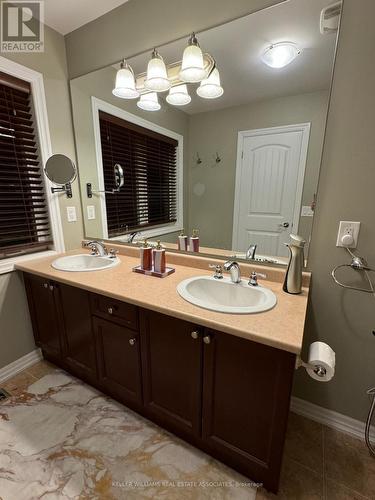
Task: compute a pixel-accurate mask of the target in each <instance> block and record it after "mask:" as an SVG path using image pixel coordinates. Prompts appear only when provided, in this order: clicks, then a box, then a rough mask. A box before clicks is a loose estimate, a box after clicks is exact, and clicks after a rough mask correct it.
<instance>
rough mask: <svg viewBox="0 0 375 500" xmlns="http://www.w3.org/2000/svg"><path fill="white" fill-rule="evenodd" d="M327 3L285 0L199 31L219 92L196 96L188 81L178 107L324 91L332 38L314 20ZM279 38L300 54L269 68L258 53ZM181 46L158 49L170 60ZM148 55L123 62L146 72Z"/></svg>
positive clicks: (191, 110) (206, 107)
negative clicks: (213, 96)
mask: <svg viewBox="0 0 375 500" xmlns="http://www.w3.org/2000/svg"><path fill="white" fill-rule="evenodd" d="M330 4H332V0H314V1H312V0H289V1H288V2H285V3H282V4H279V5H276V6H274V7H271V8H268V9H265V10H262V11H259V12H257V13H255V14H251V15H249V16H246V17H243V18H240V19H237V20H235V21H232V22H230V23H226V24H224V25H222V26H219V27H217V28H214V29H211V30H208V31H205V32H203V33H201V34H199V35H198V39H199V42H200V45H201V47H202V50H203V51H206V52H209V53H210V54H211V55H213V57H214V58H215V59H216V61H217V64H218V68H219V70H220V75H221V80H222V86H223V87H224V95H223V96H222V97H220V98H218V99H213V100H210V99H201V98H199V97H197V96H196V94H195V89H196V86H195V85H190V86H189V88H190V91H189V92H190V95H191V96H192V102H191V103H190V104H188V105H187V106H184V107H181V108H179V109H181V110H183V111H184V112H186V113H188V114H195V113H200V112H204V111H211V110H215V109H221V108H226V107H231V106H237V105H241V104H244V103H249V102H253V101H259V100H265V99H271V98H275V97H282V96H287V95H297V94H302V93H308V92H315V91H318V90H324V89H328V88H329V86H330V81H331V73H332V65H333V59H334V51H335V43H336V36H335V34H331V35H321V34H320V29H319V19H320V12H321V10H322V8H323V7H326V6H327V5H330ZM281 41H292V42H295V43H297V44H298V45H299V46H300V47H301V48H302V49H303V52H302V54H301V55H300V56H298V57H297V58H296V59H295V60H294V61H293V62H292V63H291V64H290V65H288V66H286V67H284V68H281V69H273V68H270V67H268V66H266V65H265V64H264V63H263V62H262V61H261V59H260V56H261V54H262V52H263V50H264V49H265V48H266V47H267V46H269V45H270V44H271V43H277V42H281ZM185 45H186V40H181V41H178V42H173V43H170V44H168V45H165V46H163V47H159V51H160V53H161V54H162V56H163V57H164V59H165V61H166V62H167V63H172V62H175V61H178V60H180V59H181V57H182V52H183V50H184V47H185ZM124 56H126V53H125V54H124ZM149 57H150V53H146V54H142V55H140V56H137V57H136V58H132V59H130V60H129V62H130V64H131V65H132V67H133V69H134V71H135V73H142V72H144V71H145V70H146V67H147V62H148V59H149ZM162 95H166V94H162Z"/></svg>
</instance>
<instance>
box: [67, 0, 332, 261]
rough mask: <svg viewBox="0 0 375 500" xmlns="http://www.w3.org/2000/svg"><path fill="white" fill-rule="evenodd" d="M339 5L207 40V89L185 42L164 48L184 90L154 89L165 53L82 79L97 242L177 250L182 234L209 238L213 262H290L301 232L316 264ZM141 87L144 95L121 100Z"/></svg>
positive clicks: (75, 98) (283, 13) (82, 124)
mask: <svg viewBox="0 0 375 500" xmlns="http://www.w3.org/2000/svg"><path fill="white" fill-rule="evenodd" d="M330 4H335V2H332V1H331V2H330V1H329V0H314V1H311V0H289V1H288V2H285V3H281V4H279V5H276V6H274V7H271V8H268V9H265V10H262V11H259V12H257V13H254V14H251V15H248V16H245V17H243V18H240V19H237V20H235V21H232V22H229V23H226V24H224V25H222V26H219V27H216V28H214V29H210V30H207V31H205V32H202V33H198V34H197V35H196V36H197V40H198V42H199V45H200V47H201V49H202V52H203V54H204V56H203V68H204V71H206V73H205V78H206V81H203V82H202V83H187V84H186V87H185V86H183V82H182V81H181V77H179V76H178V75H179V71H180V70H181V67H180V66H179V65H178V64H177V62H179V61H181V60H182V55H183V53H184V50H185V48H186V46H187V42H188V37H185V36H184V35H185V34H181V37H182V38H181V39H180V40H178V41H174V42H171V43H169V44H167V45H164V46H162V47H158V48H157V50H158V52H159V53H160V54H161V55H162V57H163V59H164V62H165V63H166V65H167V71H168V76H169V77H170V81H171V82H172V85H173V86H172V90H169V91H163V92H158V93H153V92H148V91H147V92H146V91H145V82H144V79H145V75H144V73H145V72H146V69H147V65H148V63H149V60H150V58H151V56H152V50H151V51H148V52H147V53H144V54H141V55H138V56H137V57H130V58H129V59H126V60H125V61H124V62H121V61H118V62H117V63H114V64H113V65H110V66H108V67H106V68H103V69H101V70H98V71H95V72H92V73H89V74H87V75H84V76H81V77H79V78H76V79H74V80H72V81H71V82H70V83H71V96H72V105H73V119H74V128H75V134H76V144H77V158H78V166H79V172H80V183H81V194H82V204H83V214H84V224H85V235H86V237H87V238H90V239H108V240H113V241H116V242H117V243H124V244H132V243H133V244H134V243H136V242H137V241H139V240H142V239H144V238H148V239H149V240H157V239H159V240H161V241H162V242H163V243H164V244H165V246H167V247H168V248H169V249H171V250H176V249H177V242H178V235H179V234H180V232H181V231H182V230H184V233H185V234H187V235H188V236H190V235H191V234H192V232H193V230H198V231H199V237H200V251H201V252H202V253H205V254H212V255H221V256H233V255H235V256H236V258H249V259H257V260H258V261H259V262H272V263H276V264H281V265H282V264H286V262H287V249H286V247H285V243H287V242H288V241H289V237H290V234H291V233H297V234H299V235H301V236H302V237H303V238H304V239H305V240H306V242H307V244H306V257H307V252H308V246H309V242H310V236H311V229H312V223H313V215H314V208H315V200H316V193H317V189H318V179H319V169H320V162H321V155H322V148H323V141H324V132H325V124H326V117H327V109H328V104H329V96H330V86H331V79H332V70H333V63H334V57H335V48H336V39H337V31H338V30H337V26H338V19H339V8H337V5H336V7H334V8H331V7H330ZM336 4H337V3H336ZM190 43H191V47H193V48H192V49H191V51H190V52H191V54H190V55H191V56H192V57H194V54H195V52H194V50H195V40H194V37H192V39H191V40H190ZM124 50H125V48H124ZM153 55H154V63H155V64H154V67H159V66H160V59H159V57H158V53H155V52H154V54H153ZM126 56H127V54H126V53H125V54H124V57H125V58H126ZM198 59H199V58H198ZM155 61H156V62H155ZM173 63H176V64H173ZM198 63H199V64H201V63H202V61H198ZM199 64H198V65H199ZM158 65H159V66H158ZM121 68H122V69H121ZM120 69H121V71H120V73H119V70H120ZM159 69H160V68H159ZM132 72H133V73H134V78H133V83H132V78H131V77H132ZM116 75H117V84H116V83H115V82H116ZM207 79H208V81H207ZM134 81H135V84H136V89H135V94H137V93H138V92H139V93H140V96H139V97H138V98H137V99H125V98H121V97H120V96H121V92H122V91H123V92H125V94H126V93H128V94H129V92H130V93H131V92H132V91H133V92H134V89H133V90H132V85H133V84H134ZM129 82H130V83H129ZM176 82H177V83H178V85H177V84H176ZM146 83H147V82H146ZM154 83H155V82H154ZM164 83H165V82H164ZM156 84H158V85H159V86H161V87H162V86H163V79H161V80H160V81H158V82H156ZM167 85H168V82H167ZM115 87H117V90H115V91H114V92H113V90H114V88H115ZM124 89H125V90H124ZM197 89H199V90H198V92H197ZM222 90H223V91H224V92H223V93H222ZM186 92H187V93H188V94H189V96H190V97H188V96H187V95H186ZM115 94H116V95H115ZM128 94H126V95H128ZM207 97H215V98H207ZM188 101H190V102H188ZM176 102H177V103H178V104H179V105H174V104H173V103H176ZM185 102H186V104H185Z"/></svg>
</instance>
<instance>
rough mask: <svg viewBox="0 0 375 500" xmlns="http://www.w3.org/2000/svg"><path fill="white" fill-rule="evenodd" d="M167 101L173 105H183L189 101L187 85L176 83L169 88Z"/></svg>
mask: <svg viewBox="0 0 375 500" xmlns="http://www.w3.org/2000/svg"><path fill="white" fill-rule="evenodd" d="M166 99H167V103H168V104H172V105H173V106H185V105H186V104H189V102H190V101H191V97H190V96H189V93H188V90H187V86H186V85H185V84H184V83H183V84H182V85H176V87H172V88H171V89H170V90H169V94H168V95H167V97H166Z"/></svg>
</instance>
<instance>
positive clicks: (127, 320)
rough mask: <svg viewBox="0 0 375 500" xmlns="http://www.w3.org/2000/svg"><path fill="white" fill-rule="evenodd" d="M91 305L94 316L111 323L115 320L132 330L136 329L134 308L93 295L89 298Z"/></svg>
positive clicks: (136, 314) (136, 321) (136, 317)
mask: <svg viewBox="0 0 375 500" xmlns="http://www.w3.org/2000/svg"><path fill="white" fill-rule="evenodd" d="M91 304H92V312H93V314H95V315H96V316H100V317H102V318H105V319H109V320H111V321H113V320H115V321H117V322H118V323H120V324H122V325H125V326H127V327H128V328H133V329H134V330H137V329H138V309H137V307H136V306H133V305H132V304H127V303H126V302H121V301H120V300H116V299H111V298H110V297H104V296H103V295H95V294H93V295H92V296H91Z"/></svg>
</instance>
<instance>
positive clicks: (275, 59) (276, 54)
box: [262, 42, 302, 68]
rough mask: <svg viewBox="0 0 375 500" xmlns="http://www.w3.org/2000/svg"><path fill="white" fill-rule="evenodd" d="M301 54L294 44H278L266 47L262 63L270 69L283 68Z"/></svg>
mask: <svg viewBox="0 0 375 500" xmlns="http://www.w3.org/2000/svg"><path fill="white" fill-rule="evenodd" d="M301 52H302V50H301V49H300V48H299V47H297V45H296V44H295V43H292V42H279V43H275V44H273V45H271V46H270V47H267V49H266V50H265V51H264V52H263V55H262V61H263V62H264V63H265V64H267V66H270V67H271V68H284V66H287V65H288V64H290V63H291V62H292V61H294V59H295V58H296V57H297V56H298V55H299V54H300V53H301Z"/></svg>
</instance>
